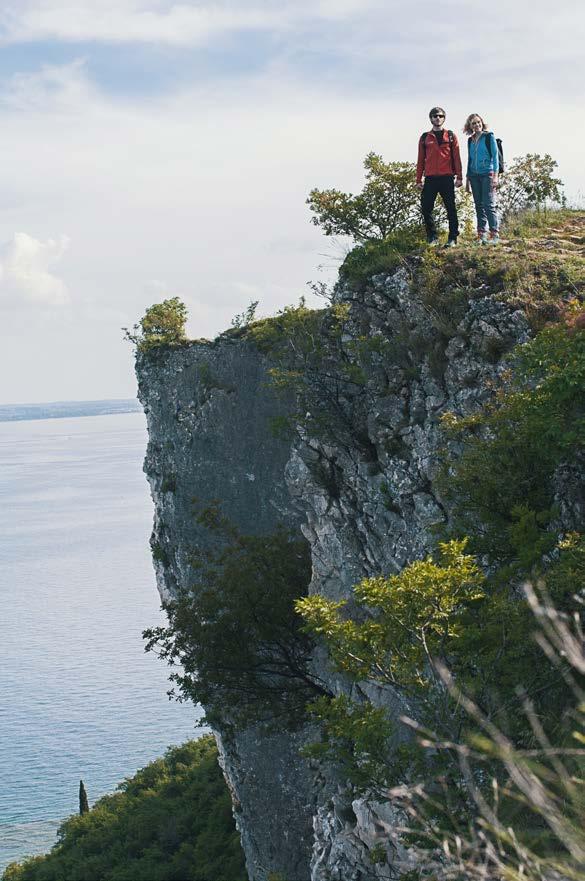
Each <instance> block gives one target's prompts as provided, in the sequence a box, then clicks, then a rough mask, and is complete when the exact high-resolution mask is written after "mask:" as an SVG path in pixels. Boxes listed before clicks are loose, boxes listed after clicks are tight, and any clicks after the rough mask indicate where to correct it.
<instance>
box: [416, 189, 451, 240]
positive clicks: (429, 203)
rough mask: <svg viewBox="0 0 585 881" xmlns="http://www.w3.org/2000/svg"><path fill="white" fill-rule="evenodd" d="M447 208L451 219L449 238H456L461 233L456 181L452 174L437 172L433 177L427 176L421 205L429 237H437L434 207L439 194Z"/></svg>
mask: <svg viewBox="0 0 585 881" xmlns="http://www.w3.org/2000/svg"><path fill="white" fill-rule="evenodd" d="M439 193H440V194H441V198H442V200H443V203H444V205H445V208H446V209H447V218H448V220H449V238H450V239H456V238H457V236H458V235H459V224H458V222H457V209H456V207H455V181H454V180H453V176H452V175H450V174H437V175H431V177H425V182H424V186H423V189H422V193H421V197H420V207H421V210H422V215H423V220H424V222H425V229H426V231H427V239H428V240H429V241H430V240H431V239H434V238H436V236H437V227H436V225H435V221H434V219H433V208H434V207H435V200H436V198H437V195H438V194H439Z"/></svg>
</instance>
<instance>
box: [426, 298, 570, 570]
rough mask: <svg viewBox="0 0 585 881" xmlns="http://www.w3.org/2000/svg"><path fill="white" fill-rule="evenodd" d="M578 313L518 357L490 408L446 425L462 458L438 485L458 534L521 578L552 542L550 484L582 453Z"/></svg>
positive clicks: (449, 463)
mask: <svg viewBox="0 0 585 881" xmlns="http://www.w3.org/2000/svg"><path fill="white" fill-rule="evenodd" d="M582 315H583V313H582V310H581V306H580V305H579V304H577V303H574V304H573V305H572V306H569V307H568V308H567V311H566V313H565V318H564V320H563V321H562V322H560V323H558V324H554V325H549V326H548V327H546V328H545V329H544V330H542V331H541V333H539V334H538V335H537V336H536V337H535V338H534V340H532V341H531V342H529V343H527V344H526V345H524V346H522V347H520V348H519V349H518V350H517V354H516V359H515V364H514V368H515V369H514V373H513V374H511V375H510V376H509V378H508V382H507V384H505V385H504V386H503V387H502V388H501V389H500V390H499V392H498V394H497V396H496V398H495V400H494V402H493V403H492V404H491V405H490V406H488V407H486V408H485V409H484V410H483V411H481V412H480V413H478V414H476V415H474V416H471V417H468V418H465V419H455V418H454V417H452V416H446V417H445V418H444V425H445V426H446V427H447V428H448V430H449V431H450V433H452V434H453V435H454V436H455V437H456V438H458V439H460V440H461V443H462V454H461V456H460V457H459V458H458V460H456V461H447V462H446V465H445V471H444V473H443V477H442V486H443V490H444V492H445V494H446V495H447V496H448V497H449V499H450V500H451V502H452V504H453V507H454V511H455V515H456V528H457V529H458V530H459V531H460V532H463V533H465V534H468V535H470V536H472V546H473V548H474V550H476V551H477V552H478V553H488V554H490V556H491V558H492V561H494V562H497V563H498V564H500V565H503V564H505V563H508V564H514V563H515V564H517V565H519V566H520V568H521V569H524V570H525V571H526V570H527V569H529V567H530V564H531V562H536V561H537V560H538V559H539V558H540V556H542V553H544V552H545V551H546V550H547V549H548V546H549V545H550V543H551V542H552V543H553V544H554V537H553V536H551V535H550V534H548V532H547V529H548V524H549V523H550V521H551V518H552V517H553V516H554V509H553V492H554V487H553V483H552V477H553V474H554V472H555V469H556V468H557V466H558V465H559V464H560V463H561V462H563V461H566V460H568V461H570V460H571V458H572V457H573V456H575V455H576V453H577V452H578V451H579V450H581V449H583V447H584V446H585V403H584V397H583V388H584V384H585V329H584V328H583V326H582V321H581V316H582Z"/></svg>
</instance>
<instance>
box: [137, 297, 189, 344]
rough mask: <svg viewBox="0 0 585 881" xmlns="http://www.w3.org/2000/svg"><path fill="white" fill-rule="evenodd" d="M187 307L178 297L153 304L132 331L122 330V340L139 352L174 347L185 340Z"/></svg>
mask: <svg viewBox="0 0 585 881" xmlns="http://www.w3.org/2000/svg"><path fill="white" fill-rule="evenodd" d="M186 322H187V307H186V306H185V304H184V303H182V302H181V301H180V300H179V298H178V297H172V298H171V299H170V300H163V302H162V303H155V304H154V305H153V306H149V308H148V309H147V310H146V312H145V313H144V316H143V318H141V319H140V321H139V322H138V324H135V325H134V327H133V328H132V330H129V329H128V328H127V327H124V328H122V330H123V331H124V339H127V340H129V341H130V342H131V343H134V345H135V346H136V348H137V349H138V351H139V352H148V351H150V350H151V349H154V348H156V347H157V346H176V345H180V344H181V343H183V342H184V341H185V340H186V335H185V324H186Z"/></svg>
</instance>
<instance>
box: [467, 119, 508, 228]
mask: <svg viewBox="0 0 585 881" xmlns="http://www.w3.org/2000/svg"><path fill="white" fill-rule="evenodd" d="M463 131H464V132H465V134H466V135H469V140H468V142H467V146H468V151H467V185H466V188H467V192H469V191H470V190H471V192H472V193H473V201H474V202H475V211H476V213H477V238H478V241H479V242H481V244H482V245H485V244H486V243H487V242H488V227H489V241H490V242H491V243H492V244H494V245H496V244H497V243H498V242H499V240H500V237H499V230H498V215H497V213H496V204H495V197H496V188H497V186H498V171H499V160H498V145H497V144H496V139H495V137H494V133H493V132H488V130H487V125H486V123H485V122H484V120H483V119H482V118H481V116H480V115H479V114H478V113H472V114H470V115H469V116H468V117H467V120H466V121H465V125H464V127H463Z"/></svg>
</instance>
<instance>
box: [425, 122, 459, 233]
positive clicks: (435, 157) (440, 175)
mask: <svg viewBox="0 0 585 881" xmlns="http://www.w3.org/2000/svg"><path fill="white" fill-rule="evenodd" d="M429 119H430V120H431V125H432V126H433V128H432V130H431V131H430V132H425V133H424V134H422V135H421V137H420V140H419V142H418V162H417V165H416V183H417V185H418V186H419V187H420V189H421V190H422V193H421V198H420V204H421V209H422V215H423V219H424V222H425V229H426V232H427V241H428V243H429V245H436V244H437V243H438V239H437V227H436V226H435V221H434V219H433V208H434V207H435V200H436V198H437V195H438V194H439V193H440V194H441V198H442V200H443V202H444V204H445V208H446V209H447V217H448V219H449V239H448V241H447V244H446V245H445V247H446V248H452V247H454V246H455V245H456V244H457V236H458V235H459V224H458V221H457V208H456V207H455V187H460V186H461V185H462V183H463V175H462V170H461V156H460V155H459V142H458V140H457V135H456V134H455V132H452V131H445V111H444V110H443V108H442V107H433V109H432V110H431V112H430V113H429ZM423 177H424V184H423Z"/></svg>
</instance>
